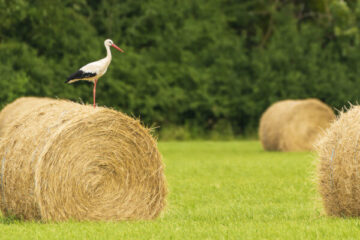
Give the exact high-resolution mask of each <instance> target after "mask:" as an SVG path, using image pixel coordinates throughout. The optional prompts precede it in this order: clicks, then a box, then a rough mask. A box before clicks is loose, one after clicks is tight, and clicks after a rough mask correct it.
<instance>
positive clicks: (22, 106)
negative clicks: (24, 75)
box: [0, 97, 51, 137]
mask: <svg viewBox="0 0 360 240" xmlns="http://www.w3.org/2000/svg"><path fill="white" fill-rule="evenodd" d="M50 100H51V99H50V98H38V97H21V98H18V99H16V100H15V101H14V102H12V103H11V104H8V105H6V106H5V107H4V108H3V109H2V110H1V112H0V137H1V136H3V135H5V134H6V131H7V128H8V126H10V125H11V124H12V123H14V122H15V121H17V120H18V119H19V118H21V116H23V115H26V114H27V113H29V112H31V111H34V110H35V109H36V108H37V107H40V106H42V105H44V104H47V103H48V101H50Z"/></svg>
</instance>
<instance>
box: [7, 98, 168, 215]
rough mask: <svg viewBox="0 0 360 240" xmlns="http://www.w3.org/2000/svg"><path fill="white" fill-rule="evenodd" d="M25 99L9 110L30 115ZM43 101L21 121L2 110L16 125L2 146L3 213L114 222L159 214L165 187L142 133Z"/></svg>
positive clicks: (115, 115) (106, 115)
mask: <svg viewBox="0 0 360 240" xmlns="http://www.w3.org/2000/svg"><path fill="white" fill-rule="evenodd" d="M29 100H31V101H29V102H28V103H25V99H23V100H18V101H15V102H14V103H12V104H14V105H17V104H19V103H21V106H22V108H24V109H29V108H32V106H33V99H29ZM41 100H42V101H44V104H39V105H37V106H35V107H34V108H32V111H29V112H27V113H26V114H20V117H18V115H17V114H16V113H19V112H20V113H21V110H20V107H19V106H11V104H10V106H8V107H7V108H8V109H10V108H13V109H17V110H16V111H14V113H13V114H12V115H11V118H12V119H16V121H11V120H6V121H5V122H7V123H8V124H7V125H6V128H7V131H6V134H5V135H4V136H2V137H3V138H2V140H1V142H0V164H1V165H0V170H1V172H0V174H1V179H2V181H1V182H0V183H1V188H0V191H1V192H2V194H0V196H1V198H0V203H1V210H2V212H3V213H4V214H5V215H15V216H17V217H20V218H23V219H36V220H42V221H64V220H68V219H75V220H115V221H116V220H127V219H153V218H155V217H157V216H158V215H159V214H160V212H161V210H162V209H163V208H164V206H165V203H166V201H165V197H166V194H167V186H166V181H165V176H164V173H163V170H164V166H163V164H162V161H161V155H160V153H159V151H158V149H157V145H156V142H155V140H154V139H153V138H152V137H151V135H150V134H149V131H148V129H146V128H144V127H143V126H142V125H141V124H140V122H139V121H138V120H135V119H132V118H130V117H128V116H126V115H124V114H122V113H119V112H117V111H114V110H111V109H107V108H103V107H97V108H96V109H94V108H93V107H92V106H86V105H80V104H77V103H73V102H69V101H64V100H51V99H41ZM45 102H46V103H45ZM4 110H6V109H4ZM6 116H7V117H8V118H9V119H10V115H8V114H6ZM0 121H1V119H0Z"/></svg>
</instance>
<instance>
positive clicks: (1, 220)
mask: <svg viewBox="0 0 360 240" xmlns="http://www.w3.org/2000/svg"><path fill="white" fill-rule="evenodd" d="M19 222H22V220H21V219H19V218H17V217H15V216H7V217H5V216H1V214H0V224H4V225H10V224H17V223H19Z"/></svg>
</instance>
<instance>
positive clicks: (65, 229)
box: [0, 141, 360, 239]
mask: <svg viewBox="0 0 360 240" xmlns="http://www.w3.org/2000/svg"><path fill="white" fill-rule="evenodd" d="M159 145H160V149H161V152H162V153H163V155H164V161H165V163H166V175H167V180H168V184H169V190H170V192H169V196H168V207H167V209H166V211H165V212H164V214H163V215H162V216H161V217H160V218H159V219H157V220H155V221H132V222H121V223H109V222H108V223H106V222H81V223H79V222H65V223H58V224H41V223H34V222H19V221H15V220H13V219H7V218H1V217H0V239H358V238H359V236H360V221H359V220H357V219H343V218H329V217H326V216H324V215H323V214H322V209H321V205H320V204H318V203H317V201H316V198H317V195H316V187H315V186H314V184H313V182H312V177H313V176H312V175H313V172H314V165H313V161H314V156H313V155H312V154H310V153H268V152H264V151H262V149H261V146H260V144H259V142H257V141H234V142H201V141H199V142H161V143H160V144H159Z"/></svg>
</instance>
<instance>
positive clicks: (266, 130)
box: [259, 99, 335, 151]
mask: <svg viewBox="0 0 360 240" xmlns="http://www.w3.org/2000/svg"><path fill="white" fill-rule="evenodd" d="M334 119H335V114H334V112H333V111H332V110H331V108H330V107H328V106H327V105H326V104H324V103H323V102H321V101H319V100H317V99H306V100H284V101H279V102H277V103H275V104H273V105H272V106H270V107H269V108H268V109H267V110H266V111H265V112H264V114H263V115H262V116H261V119H260V127H259V137H260V141H261V143H262V145H263V147H264V149H265V150H269V151H306V150H312V149H313V144H314V142H315V141H316V139H317V137H318V135H319V133H320V132H321V131H322V129H326V128H327V127H328V126H329V125H330V123H331V121H333V120H334Z"/></svg>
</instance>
